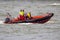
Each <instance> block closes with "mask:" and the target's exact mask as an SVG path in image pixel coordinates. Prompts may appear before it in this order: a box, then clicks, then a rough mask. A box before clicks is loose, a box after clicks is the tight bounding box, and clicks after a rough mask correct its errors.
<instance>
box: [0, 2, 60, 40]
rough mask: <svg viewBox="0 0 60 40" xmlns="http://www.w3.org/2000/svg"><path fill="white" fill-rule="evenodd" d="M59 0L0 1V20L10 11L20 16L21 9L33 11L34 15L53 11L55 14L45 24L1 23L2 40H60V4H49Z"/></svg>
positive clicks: (0, 37)
mask: <svg viewBox="0 0 60 40" xmlns="http://www.w3.org/2000/svg"><path fill="white" fill-rule="evenodd" d="M53 3H59V1H35V2H29V1H0V20H1V21H2V20H4V19H5V16H6V13H7V12H9V13H10V14H11V15H12V16H13V17H16V16H18V13H19V10H20V9H24V10H25V12H26V13H27V12H31V14H32V16H34V15H40V14H43V13H46V12H53V13H54V16H53V17H52V18H51V19H50V22H49V23H45V24H21V23H19V24H0V40H60V5H57V6H56V5H49V4H53Z"/></svg>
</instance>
